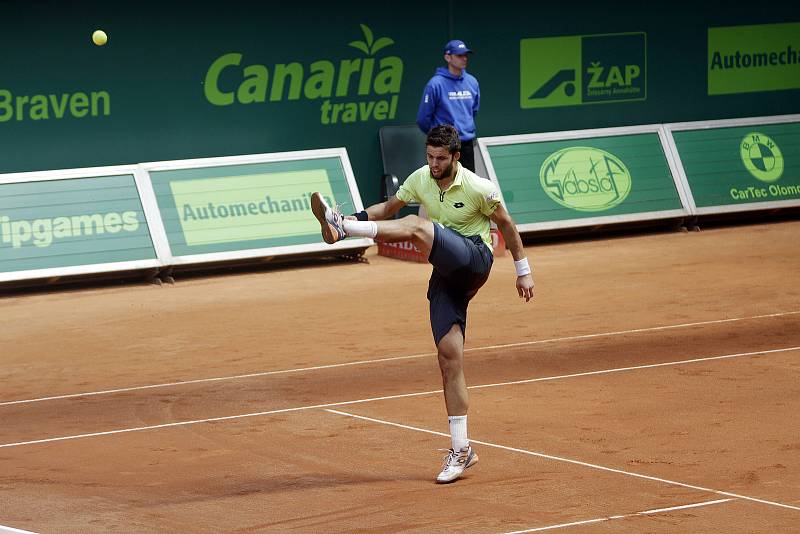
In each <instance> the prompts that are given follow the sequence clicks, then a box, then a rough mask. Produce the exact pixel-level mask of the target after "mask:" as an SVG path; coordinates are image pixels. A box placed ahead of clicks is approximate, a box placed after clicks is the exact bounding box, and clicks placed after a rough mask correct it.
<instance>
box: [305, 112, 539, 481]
mask: <svg viewBox="0 0 800 534" xmlns="http://www.w3.org/2000/svg"><path fill="white" fill-rule="evenodd" d="M460 149H461V143H460V141H459V137H458V132H457V131H456V129H455V128H454V127H453V126H450V125H440V126H435V127H433V128H432V129H431V130H430V132H429V133H428V136H427V139H426V153H427V160H428V164H427V165H425V166H424V167H421V168H420V169H417V170H416V171H414V172H413V173H411V175H410V176H409V177H408V178H407V179H406V181H405V182H403V185H401V186H400V189H399V190H398V191H397V194H396V195H395V196H392V197H391V198H389V199H388V200H387V201H386V202H381V203H379V204H375V205H373V206H370V207H369V208H367V209H366V210H364V211H361V212H359V213H356V214H353V215H351V216H347V217H345V216H343V215H342V214H341V213H339V212H338V211H337V210H334V209H331V208H330V206H328V205H327V203H326V202H325V200H324V199H323V198H322V195H321V194H319V193H314V194H313V195H312V197H311V204H312V211H313V212H314V216H315V217H316V218H317V220H318V221H319V223H320V225H321V227H322V237H323V239H324V240H325V242H326V243H330V244H333V243H336V242H337V241H339V240H341V239H344V238H346V237H369V238H373V239H375V240H377V241H380V242H387V243H392V242H398V241H411V242H413V243H414V244H415V245H416V246H417V247H418V248H419V249H420V250H421V251H422V253H423V254H425V256H427V258H428V261H429V262H430V263H431V264H432V265H433V272H432V273H431V278H430V282H429V284H428V300H429V301H430V320H431V329H432V330H433V339H434V341H435V343H436V348H437V352H438V358H439V369H440V370H441V372H442V383H443V386H444V401H445V406H446V408H447V415H448V420H449V423H450V436H451V442H452V447H451V448H450V450H449V452H448V454H447V456H446V457H445V460H444V465H443V467H442V470H441V472H440V473H439V474H438V476H437V477H436V481H437V482H439V483H446V482H453V481H455V480H456V479H458V478H459V477H460V476H461V475H462V474H463V472H464V469H466V468H468V467H471V466H473V465H475V463H477V461H478V455H477V454H476V453H475V451H474V450H473V449H472V447H471V446H470V443H469V439H468V438H467V409H468V407H469V398H468V393H467V384H466V381H465V379H464V370H463V361H464V336H465V331H466V327H467V305H468V304H469V301H470V299H472V297H474V296H475V294H476V293H477V292H478V289H480V287H481V286H483V284H484V283H485V282H486V280H487V279H488V277H489V271H490V270H491V268H492V262H493V259H494V256H493V254H492V241H491V236H490V233H489V221H490V220H491V221H493V222H494V223H495V224H496V225H497V227H498V229H499V230H500V232H501V233H502V234H503V237H504V238H505V241H506V243H507V246H508V248H509V250H510V251H511V254H512V256H513V257H514V265H515V266H516V271H517V280H516V286H517V293H518V294H519V296H520V297H521V298H524V299H525V302H528V301H529V300H530V299H531V298H533V293H534V285H533V277H532V275H531V268H530V266H529V264H528V259H527V258H526V257H525V252H524V250H523V248H522V240H521V239H520V237H519V233H518V232H517V228H516V226H515V225H514V221H513V220H512V219H511V216H510V215H509V214H508V212H507V211H506V209H505V208H504V207H503V205H502V204H501V203H500V198H499V195H498V193H497V188H496V187H495V185H494V184H493V183H492V182H491V181H489V180H487V179H485V178H481V177H479V176H478V175H476V174H475V173H473V172H472V171H469V170H467V169H466V168H464V167H463V166H462V165H461V164H460V163H459V162H458V159H459V157H460V155H461V154H460ZM413 202H416V203H419V204H421V205H422V206H424V207H425V210H426V211H427V213H428V216H429V217H430V220H427V219H423V218H420V217H418V216H416V215H408V216H406V217H403V218H401V219H392V217H393V216H394V215H395V214H396V213H397V212H398V210H400V209H401V208H402V207H403V206H405V205H406V204H408V203H413Z"/></svg>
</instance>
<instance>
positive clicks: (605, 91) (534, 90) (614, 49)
mask: <svg viewBox="0 0 800 534" xmlns="http://www.w3.org/2000/svg"><path fill="white" fill-rule="evenodd" d="M646 41H647V34H645V33H643V32H637V33H617V34H607V35H571V36H567V37H545V38H540V39H522V40H521V41H520V43H519V44H520V107H521V108H522V109H529V108H550V107H557V106H578V105H582V104H599V103H603V102H620V101H626V100H646V99H647V55H646Z"/></svg>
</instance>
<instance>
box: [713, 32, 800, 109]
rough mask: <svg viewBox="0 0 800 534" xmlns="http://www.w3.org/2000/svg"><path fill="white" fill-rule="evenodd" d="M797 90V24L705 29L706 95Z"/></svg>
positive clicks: (799, 83) (799, 42)
mask: <svg viewBox="0 0 800 534" xmlns="http://www.w3.org/2000/svg"><path fill="white" fill-rule="evenodd" d="M797 88H800V22H789V23H781V24H756V25H752V26H728V27H721V28H709V29H708V94H709V95H723V94H733V93H752V92H758V91H778V90H783V89H797Z"/></svg>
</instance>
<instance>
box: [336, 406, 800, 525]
mask: <svg viewBox="0 0 800 534" xmlns="http://www.w3.org/2000/svg"><path fill="white" fill-rule="evenodd" d="M325 411H326V412H330V413H334V414H337V415H343V416H346V417H352V418H354V419H362V420H364V421H370V422H372V423H378V424H381V425H387V426H393V427H397V428H403V429H406V430H414V431H416V432H424V433H426V434H434V435H436V436H443V437H446V438H449V437H450V434H445V433H444V432H437V431H435V430H428V429H427V428H419V427H415V426H409V425H401V424H400V423H393V422H391V421H384V420H382V419H375V418H373V417H365V416H363V415H356V414H352V413H348V412H341V411H339V410H331V409H326V410H325ZM469 441H470V443H477V444H478V445H484V446H486V447H493V448H495V449H502V450H504V451H510V452H518V453H521V454H527V455H529V456H536V457H538V458H545V459H547V460H555V461H557V462H565V463H568V464H574V465H580V466H582V467H590V468H592V469H598V470H600V471H607V472H609V473H617V474H619V475H625V476H629V477H635V478H643V479H645V480H652V481H655V482H661V483H664V484H669V485H671V486H680V487H682V488H689V489H693V490H698V491H705V492H708V493H716V494H717V495H724V496H726V497H733V498H734V499H744V500H746V501H752V502H757V503H761V504H768V505H770V506H778V507H780V508H789V509H790V510H797V511H800V506H792V505H790V504H783V503H779V502H774V501H767V500H764V499H757V498H755V497H747V496H746V495H739V494H736V493H730V492H727V491H720V490H715V489H711V488H704V487H702V486H695V485H692V484H686V483H683V482H676V481H674V480H669V479H666V478H658V477H652V476H649V475H642V474H640V473H634V472H632V471H623V470H622V469H615V468H613V467H605V466H603V465H597V464H590V463H588V462H582V461H580V460H573V459H571V458H564V457H561V456H553V455H551V454H544V453H542V452H533V451H528V450H525V449H517V448H515V447H507V446H505V445H498V444H496V443H489V442H488V441H478V440H477V439H473V438H469Z"/></svg>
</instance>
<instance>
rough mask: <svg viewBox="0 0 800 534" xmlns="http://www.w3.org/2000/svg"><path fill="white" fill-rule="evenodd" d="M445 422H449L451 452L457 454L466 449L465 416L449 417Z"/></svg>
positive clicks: (467, 442)
mask: <svg viewBox="0 0 800 534" xmlns="http://www.w3.org/2000/svg"><path fill="white" fill-rule="evenodd" d="M447 420H448V421H450V440H451V441H452V443H453V450H454V451H456V452H458V451H460V450H461V449H463V448H464V447H468V446H469V440H468V439H467V416H466V415H451V416H449V417H448V418H447Z"/></svg>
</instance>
